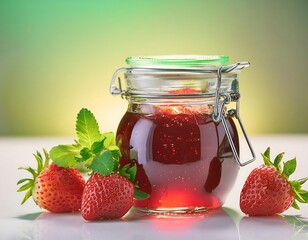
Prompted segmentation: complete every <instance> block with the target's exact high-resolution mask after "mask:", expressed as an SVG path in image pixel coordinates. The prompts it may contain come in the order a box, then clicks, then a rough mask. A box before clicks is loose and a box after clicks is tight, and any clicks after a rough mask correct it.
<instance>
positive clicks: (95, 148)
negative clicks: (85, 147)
mask: <svg viewBox="0 0 308 240" xmlns="http://www.w3.org/2000/svg"><path fill="white" fill-rule="evenodd" d="M104 141H105V140H104V139H103V140H101V141H98V142H94V143H93V144H92V146H91V151H92V152H93V153H94V154H98V153H100V152H101V151H102V150H103V149H104Z"/></svg>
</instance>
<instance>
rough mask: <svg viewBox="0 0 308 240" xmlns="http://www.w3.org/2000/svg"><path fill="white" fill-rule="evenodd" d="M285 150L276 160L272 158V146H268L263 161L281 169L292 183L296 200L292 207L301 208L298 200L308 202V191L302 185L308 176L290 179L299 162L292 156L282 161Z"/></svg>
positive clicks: (282, 173)
mask: <svg viewBox="0 0 308 240" xmlns="http://www.w3.org/2000/svg"><path fill="white" fill-rule="evenodd" d="M283 156H284V152H282V153H279V154H278V155H277V156H276V158H275V160H274V162H272V161H271V160H270V148H269V147H268V148H267V149H266V151H265V152H264V153H263V154H262V157H263V161H264V164H265V165H269V166H272V167H274V168H276V169H277V171H279V173H280V174H281V175H282V176H283V177H284V178H285V179H286V180H287V181H288V182H289V183H290V185H291V189H292V192H293V194H294V202H293V204H292V207H293V208H295V209H300V208H299V206H298V204H297V201H298V202H300V203H308V191H306V190H304V189H302V185H303V184H304V183H305V182H306V181H307V180H308V178H301V179H298V180H292V181H290V180H289V177H290V176H291V175H292V174H293V173H294V172H295V170H296V167H297V163H296V158H292V159H291V160H288V161H286V162H282V159H283Z"/></svg>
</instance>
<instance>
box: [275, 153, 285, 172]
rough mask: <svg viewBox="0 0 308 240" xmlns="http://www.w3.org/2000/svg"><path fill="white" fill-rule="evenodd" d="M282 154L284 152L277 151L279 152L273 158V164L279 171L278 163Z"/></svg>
mask: <svg viewBox="0 0 308 240" xmlns="http://www.w3.org/2000/svg"><path fill="white" fill-rule="evenodd" d="M283 155H284V152H282V153H279V154H278V155H277V156H276V158H275V160H274V166H275V167H276V168H277V169H278V170H279V171H281V167H280V163H281V161H282V158H283Z"/></svg>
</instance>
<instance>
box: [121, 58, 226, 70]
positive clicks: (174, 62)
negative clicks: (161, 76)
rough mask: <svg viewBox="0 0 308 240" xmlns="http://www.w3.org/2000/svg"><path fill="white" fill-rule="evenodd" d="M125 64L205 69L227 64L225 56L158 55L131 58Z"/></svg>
mask: <svg viewBox="0 0 308 240" xmlns="http://www.w3.org/2000/svg"><path fill="white" fill-rule="evenodd" d="M126 63H127V64H128V65H130V67H132V68H137V67H138V68H157V67H160V68H167V69H179V68H199V69H202V68H207V67H211V66H212V67H213V66H216V67H217V66H224V65H227V64H228V63H229V57H228V56H225V55H160V56H132V57H128V58H126Z"/></svg>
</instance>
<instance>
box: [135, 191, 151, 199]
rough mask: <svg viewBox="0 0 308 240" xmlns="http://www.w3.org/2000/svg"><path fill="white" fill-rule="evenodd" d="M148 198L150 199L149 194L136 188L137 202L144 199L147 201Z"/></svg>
mask: <svg viewBox="0 0 308 240" xmlns="http://www.w3.org/2000/svg"><path fill="white" fill-rule="evenodd" d="M148 197H150V195H149V194H147V193H145V192H143V191H141V190H140V189H139V188H135V190H134V198H135V199H137V200H143V199H147V198H148Z"/></svg>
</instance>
